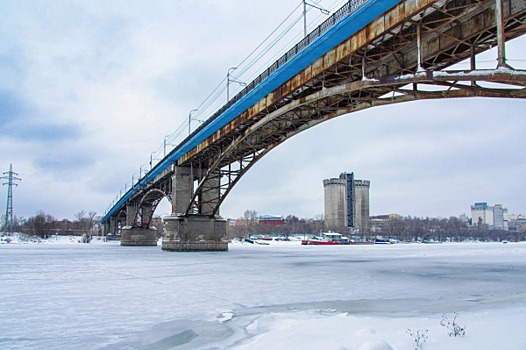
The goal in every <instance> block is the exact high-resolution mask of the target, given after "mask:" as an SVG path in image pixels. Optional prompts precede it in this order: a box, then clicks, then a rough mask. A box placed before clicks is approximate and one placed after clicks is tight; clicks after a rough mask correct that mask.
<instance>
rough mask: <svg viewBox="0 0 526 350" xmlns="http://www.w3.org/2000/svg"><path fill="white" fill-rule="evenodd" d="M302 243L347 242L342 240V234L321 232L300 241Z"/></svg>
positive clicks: (335, 243)
mask: <svg viewBox="0 0 526 350" xmlns="http://www.w3.org/2000/svg"><path fill="white" fill-rule="evenodd" d="M301 244H302V245H340V244H347V243H345V240H343V241H342V235H341V234H339V233H335V232H327V233H322V234H321V235H320V236H314V237H312V238H311V239H304V240H302V241H301Z"/></svg>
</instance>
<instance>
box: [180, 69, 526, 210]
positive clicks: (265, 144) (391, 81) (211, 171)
mask: <svg viewBox="0 0 526 350" xmlns="http://www.w3.org/2000/svg"><path fill="white" fill-rule="evenodd" d="M484 82H485V83H497V84H501V86H499V87H484V86H482V85H481V83H484ZM466 83H467V84H466ZM525 85H526V71H524V70H512V69H507V68H506V69H496V70H475V71H438V72H433V71H422V72H417V73H414V74H404V75H402V76H392V77H383V78H379V79H362V80H360V81H354V82H351V83H347V84H342V85H339V86H334V87H330V88H325V89H322V90H320V91H317V92H314V93H312V94H310V95H307V96H304V97H302V98H299V99H297V100H292V101H290V102H289V103H288V104H286V105H284V106H282V107H281V108H279V109H277V110H275V111H273V112H271V113H269V114H268V115H266V116H265V117H264V118H262V119H260V120H259V121H258V122H256V123H255V124H253V125H251V126H250V127H248V128H246V129H244V130H243V132H242V133H241V134H240V135H239V136H238V137H236V138H235V139H233V140H232V141H231V143H230V145H229V146H228V147H227V148H225V149H218V150H217V151H216V156H215V157H214V159H213V161H212V162H211V164H210V165H209V167H208V171H207V172H206V174H205V175H204V176H203V177H202V178H201V179H200V181H199V184H198V186H197V188H196V190H195V191H194V194H193V196H192V200H191V202H190V203H189V205H188V207H187V209H186V213H185V215H189V214H191V213H192V212H196V211H198V209H197V205H198V203H199V205H201V206H202V205H208V206H209V208H208V212H210V213H211V215H210V216H211V217H213V216H215V215H216V214H217V213H218V210H219V207H220V205H221V203H222V202H223V201H224V199H225V197H226V196H227V195H228V193H229V192H230V191H231V189H232V188H233V187H234V186H235V185H236V183H237V182H238V181H239V180H240V179H241V177H242V176H243V175H244V174H245V173H246V172H247V171H248V170H249V169H250V168H251V167H252V166H253V165H254V164H255V163H256V162H257V161H259V160H260V159H262V158H263V157H264V156H265V155H266V154H268V153H269V152H270V151H271V150H272V149H274V148H275V147H277V146H278V145H280V144H281V143H283V142H284V141H285V140H287V139H289V138H291V137H292V136H294V135H297V134H299V133H301V132H302V131H305V130H307V129H309V128H311V127H313V126H315V125H318V124H320V123H323V122H325V121H327V120H330V119H333V118H336V117H339V116H343V115H346V114H350V113H353V112H358V111H361V110H364V109H368V108H372V107H377V106H385V105H389V104H396V103H403V102H410V101H417V100H430V99H439V98H467V97H501V98H525V97H526V90H525V89H524V86H525ZM425 86H433V87H434V88H435V89H431V90H430V89H425V88H424V87H425ZM436 88H439V89H436ZM247 149H252V152H247ZM210 181H214V182H216V183H220V184H221V185H220V189H219V191H217V190H214V191H213V192H211V191H210V190H209V189H207V188H206V184H207V183H209V182H210ZM203 191H208V192H211V194H212V195H210V193H208V194H207V198H208V199H209V200H208V201H207V202H205V203H203V201H202V200H200V199H198V197H199V196H202V194H203Z"/></svg>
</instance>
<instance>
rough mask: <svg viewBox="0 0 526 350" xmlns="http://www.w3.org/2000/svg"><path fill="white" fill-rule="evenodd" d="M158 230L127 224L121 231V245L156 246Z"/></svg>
mask: <svg viewBox="0 0 526 350" xmlns="http://www.w3.org/2000/svg"><path fill="white" fill-rule="evenodd" d="M156 245H157V231H155V230H151V229H150V228H148V227H131V226H126V227H124V228H123V229H122V233H121V246H156Z"/></svg>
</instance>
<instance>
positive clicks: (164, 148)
mask: <svg viewBox="0 0 526 350" xmlns="http://www.w3.org/2000/svg"><path fill="white" fill-rule="evenodd" d="M170 136H172V135H166V136H165V137H164V141H163V150H164V156H165V157H166V145H169V146H173V145H172V144H171V143H166V139H167V138H169V137H170Z"/></svg>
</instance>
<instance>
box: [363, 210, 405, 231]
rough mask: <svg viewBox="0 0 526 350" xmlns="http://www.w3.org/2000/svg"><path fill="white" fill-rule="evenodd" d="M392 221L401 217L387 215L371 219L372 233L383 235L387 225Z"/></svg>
mask: <svg viewBox="0 0 526 350" xmlns="http://www.w3.org/2000/svg"><path fill="white" fill-rule="evenodd" d="M391 219H400V215H398V214H386V215H375V216H371V217H369V225H370V227H371V231H372V232H375V233H381V232H382V231H383V230H384V228H385V225H386V224H388V223H389V220H391Z"/></svg>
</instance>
